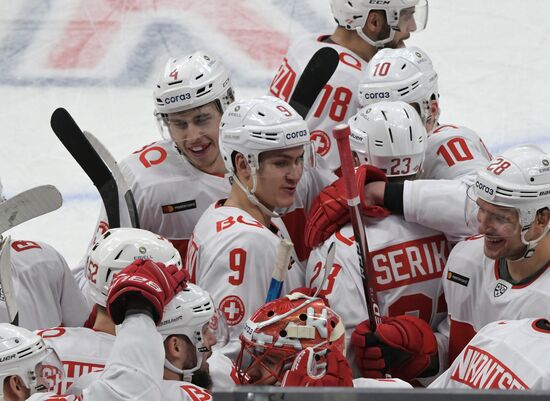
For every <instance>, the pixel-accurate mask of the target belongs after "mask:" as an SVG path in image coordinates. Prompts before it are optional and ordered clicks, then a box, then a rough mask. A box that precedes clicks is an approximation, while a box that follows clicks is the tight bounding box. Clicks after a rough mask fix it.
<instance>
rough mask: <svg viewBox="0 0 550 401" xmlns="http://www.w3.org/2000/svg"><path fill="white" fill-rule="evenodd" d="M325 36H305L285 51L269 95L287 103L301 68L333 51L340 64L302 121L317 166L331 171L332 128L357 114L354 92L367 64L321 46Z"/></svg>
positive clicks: (334, 155)
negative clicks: (321, 52)
mask: <svg viewBox="0 0 550 401" xmlns="http://www.w3.org/2000/svg"><path fill="white" fill-rule="evenodd" d="M327 37H328V35H307V36H304V37H302V38H300V39H298V40H296V41H295V42H294V43H292V45H291V46H290V47H289V49H288V52H287V54H286V56H285V57H284V59H283V62H282V63H281V65H280V66H279V69H278V70H277V72H276V74H275V78H274V79H273V82H272V83H271V86H270V88H269V92H270V94H271V95H273V96H277V97H279V98H281V99H283V100H285V101H287V102H288V101H289V99H290V98H291V96H292V95H293V92H294V90H295V89H296V84H297V83H298V81H299V80H300V78H301V76H302V74H303V73H304V70H305V67H306V66H307V64H308V63H309V61H310V60H311V58H312V56H313V55H314V54H315V52H317V51H318V50H319V49H321V48H324V47H331V48H333V49H335V50H336V51H337V52H338V54H339V57H340V61H339V63H338V66H337V68H336V71H334V73H333V75H332V77H331V78H330V79H329V81H328V82H327V84H326V85H325V86H324V87H323V88H322V90H321V92H320V93H319V95H318V96H317V99H316V100H315V102H314V104H313V106H312V108H311V110H310V111H309V113H308V114H307V116H306V117H305V120H306V122H307V125H308V128H309V130H310V133H311V140H312V141H314V142H315V144H316V149H317V153H318V155H319V156H320V157H321V160H320V161H319V164H320V165H321V167H322V168H324V169H326V170H329V171H334V170H336V169H337V168H338V167H339V165H340V160H339V157H338V150H337V147H336V142H335V141H334V140H333V138H332V128H333V127H334V126H335V125H337V124H339V123H342V122H347V120H348V119H349V118H350V117H351V116H353V115H354V114H355V113H356V112H357V110H358V105H359V104H358V101H357V88H358V86H359V81H360V79H361V76H362V72H363V71H364V70H365V68H366V65H367V61H365V60H363V59H361V57H359V56H358V55H357V54H355V53H353V52H352V51H351V50H349V49H347V48H345V47H343V46H340V45H337V44H334V43H329V42H325V41H324V40H325V39H326V38H327Z"/></svg>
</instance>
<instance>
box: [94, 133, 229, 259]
mask: <svg viewBox="0 0 550 401" xmlns="http://www.w3.org/2000/svg"><path fill="white" fill-rule="evenodd" d="M120 169H121V171H122V174H123V175H124V178H125V179H126V181H127V182H128V186H129V187H130V189H131V190H132V192H133V194H134V198H135V201H136V206H137V210H138V214H139V223H140V228H142V229H144V230H149V231H152V232H154V233H156V234H160V235H162V236H163V237H165V238H167V239H169V240H170V241H171V242H172V243H173V244H174V246H175V247H176V248H178V250H179V251H180V253H181V255H182V259H185V252H186V251H187V242H188V241H189V238H191V234H192V233H193V229H194V228H195V225H196V224H197V221H198V220H199V218H200V217H201V215H202V214H203V213H204V211H205V210H206V209H207V208H208V206H210V205H211V204H212V203H213V202H216V201H217V200H219V199H222V198H225V197H227V195H228V194H229V190H230V185H229V181H228V180H227V179H225V178H224V177H222V176H217V175H212V174H207V173H204V172H202V171H200V170H198V169H197V168H195V167H194V166H193V165H192V164H191V163H189V162H188V161H187V159H186V158H185V156H183V155H181V154H180V153H179V151H178V150H177V148H176V147H175V145H174V143H173V142H172V141H168V140H162V141H158V142H154V143H152V144H149V145H147V146H144V147H143V148H141V149H140V150H137V151H135V152H134V153H132V154H131V155H129V156H128V157H126V158H125V159H124V160H122V161H121V162H120ZM107 229H108V224H107V218H106V215H105V211H104V210H102V215H101V217H100V219H99V223H98V227H97V230H96V234H95V235H96V238H97V236H98V235H101V234H102V233H104V232H105V231H106V230H107Z"/></svg>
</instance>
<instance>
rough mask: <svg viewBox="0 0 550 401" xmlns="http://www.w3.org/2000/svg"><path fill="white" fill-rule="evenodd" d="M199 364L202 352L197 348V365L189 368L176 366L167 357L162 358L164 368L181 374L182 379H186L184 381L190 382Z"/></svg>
mask: <svg viewBox="0 0 550 401" xmlns="http://www.w3.org/2000/svg"><path fill="white" fill-rule="evenodd" d="M201 365H202V353H201V352H200V351H199V350H197V365H196V366H195V367H194V368H191V369H180V368H177V367H176V366H174V364H173V363H172V362H170V361H169V360H168V359H167V358H164V367H165V368H166V369H168V370H169V371H170V372H174V373H177V374H178V375H182V376H183V380H184V381H186V382H191V378H192V377H193V373H195V372H196V371H197V370H199V369H200V367H201Z"/></svg>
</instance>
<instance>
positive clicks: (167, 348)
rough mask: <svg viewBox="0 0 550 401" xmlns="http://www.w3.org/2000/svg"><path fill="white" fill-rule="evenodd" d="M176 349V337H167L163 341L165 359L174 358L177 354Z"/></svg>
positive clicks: (177, 350)
mask: <svg viewBox="0 0 550 401" xmlns="http://www.w3.org/2000/svg"><path fill="white" fill-rule="evenodd" d="M178 347H179V346H178V337H176V336H169V337H168V338H167V339H166V340H165V341H164V352H165V353H166V359H168V360H171V359H172V358H174V357H175V356H176V355H177V354H178V352H179V349H178Z"/></svg>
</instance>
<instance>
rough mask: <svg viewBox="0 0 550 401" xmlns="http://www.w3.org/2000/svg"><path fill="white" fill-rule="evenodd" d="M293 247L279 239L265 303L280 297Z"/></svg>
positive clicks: (291, 244) (290, 243)
mask: <svg viewBox="0 0 550 401" xmlns="http://www.w3.org/2000/svg"><path fill="white" fill-rule="evenodd" d="M293 247H294V244H293V243H292V242H290V241H289V240H287V239H281V241H279V245H278V246H277V254H276V255H275V266H274V267H273V274H272V276H271V283H270V284H269V289H268V290H267V296H266V298H265V302H266V303H267V302H269V301H273V300H274V299H277V298H279V297H280V296H281V290H282V289H283V283H284V281H285V277H286V272H287V270H288V263H289V262H290V255H291V253H292V248H293Z"/></svg>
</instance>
